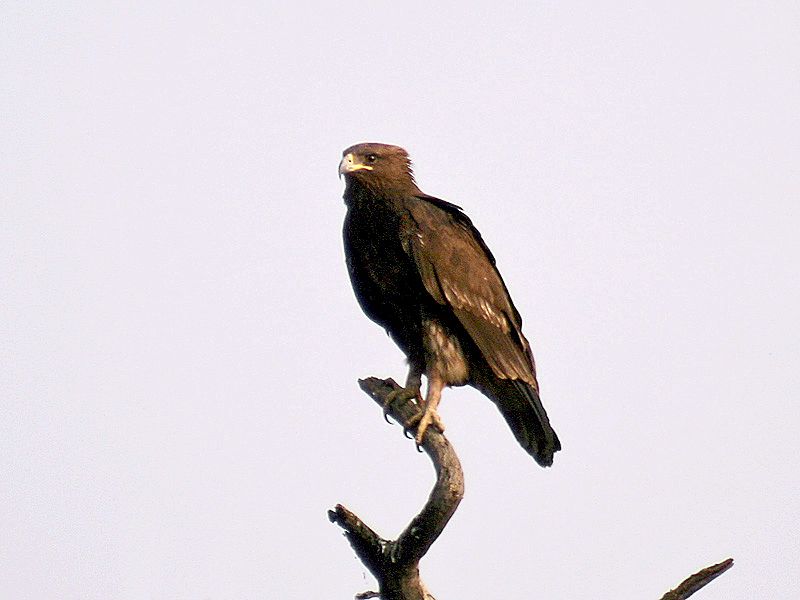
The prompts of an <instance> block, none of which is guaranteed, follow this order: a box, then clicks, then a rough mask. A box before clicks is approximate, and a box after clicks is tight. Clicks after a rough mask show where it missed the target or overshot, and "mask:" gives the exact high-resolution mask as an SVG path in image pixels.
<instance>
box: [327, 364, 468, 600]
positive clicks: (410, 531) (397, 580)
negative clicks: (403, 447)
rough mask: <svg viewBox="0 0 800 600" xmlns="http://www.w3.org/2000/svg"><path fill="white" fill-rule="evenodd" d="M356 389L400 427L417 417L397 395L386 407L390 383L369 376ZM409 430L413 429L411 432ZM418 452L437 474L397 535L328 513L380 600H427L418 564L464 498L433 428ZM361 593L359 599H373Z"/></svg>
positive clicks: (346, 514)
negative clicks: (370, 577)
mask: <svg viewBox="0 0 800 600" xmlns="http://www.w3.org/2000/svg"><path fill="white" fill-rule="evenodd" d="M359 385H360V386H361V389H362V390H364V391H365V392H366V393H367V394H369V396H370V397H371V398H372V399H373V400H375V402H377V403H378V404H379V405H380V406H381V407H384V408H385V410H386V413H387V414H388V415H389V416H391V417H392V418H393V419H394V420H395V421H397V422H398V423H400V424H401V425H403V426H404V427H405V424H406V423H409V422H412V421H413V420H414V418H415V417H416V416H417V415H418V413H419V408H418V407H417V405H416V404H415V403H414V401H413V400H411V399H406V398H403V397H402V396H398V397H397V398H396V399H395V400H394V401H392V402H391V403H388V404H387V399H388V398H389V397H390V394H391V393H392V392H393V391H395V390H398V389H400V386H399V385H398V384H397V383H395V382H394V381H393V380H391V379H386V380H382V379H377V378H375V377H370V378H368V379H364V380H361V381H359ZM411 429H412V430H413V429H414V428H411ZM421 447H422V449H423V450H424V451H425V452H426V453H427V454H428V456H429V457H430V459H431V461H432V462H433V467H434V469H435V470H436V483H435V484H434V486H433V489H432V490H431V493H430V496H429V497H428V501H427V502H426V503H425V506H424V507H423V508H422V510H421V511H420V513H419V514H418V515H417V516H415V517H414V518H413V519H412V520H411V523H409V524H408V526H407V527H406V528H405V530H404V531H403V532H402V533H401V534H400V535H399V536H398V538H397V539H396V540H386V539H384V538H382V537H380V536H379V535H378V534H377V533H375V532H374V531H373V530H372V529H371V528H369V527H368V526H367V525H366V524H365V523H364V522H363V521H362V520H361V519H360V518H359V517H358V516H357V515H355V514H354V513H352V512H350V511H349V510H348V509H346V508H345V507H344V506H342V505H341V504H338V505H337V506H336V507H335V508H334V509H333V510H331V511H328V517H329V518H330V520H331V522H333V523H336V524H337V525H339V526H340V527H341V528H342V529H344V531H345V536H346V537H347V539H348V541H349V542H350V545H351V546H352V547H353V550H354V551H355V553H356V555H357V556H358V558H359V559H360V560H361V562H363V563H364V566H366V567H367V569H369V571H370V573H372V574H373V575H374V576H375V579H377V580H378V586H379V592H377V594H378V595H379V596H380V597H381V598H383V599H384V600H429V599H430V598H431V596H430V594H429V593H428V591H427V590H426V589H425V585H424V584H423V583H422V580H421V579H420V575H419V561H420V560H421V559H422V557H423V556H425V553H426V552H427V551H428V549H429V548H430V547H431V545H432V544H433V542H434V541H436V539H437V538H438V537H439V535H440V534H441V533H442V531H443V530H444V528H445V526H446V525H447V523H448V521H449V520H450V517H452V516H453V513H455V511H456V509H457V508H458V504H459V502H461V499H462V498H463V497H464V473H463V471H462V469H461V463H460V462H459V460H458V456H456V453H455V451H454V450H453V447H452V446H451V445H450V442H448V441H447V438H445V437H444V435H443V434H442V433H441V432H439V431H437V430H436V429H435V428H433V427H430V428H428V430H427V432H426V433H425V439H424V440H423V442H422V446H421ZM374 595H375V592H365V593H364V594H360V597H362V598H367V597H374Z"/></svg>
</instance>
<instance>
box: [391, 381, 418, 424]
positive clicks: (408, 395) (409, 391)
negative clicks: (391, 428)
mask: <svg viewBox="0 0 800 600" xmlns="http://www.w3.org/2000/svg"><path fill="white" fill-rule="evenodd" d="M397 400H416V401H417V404H419V403H420V402H421V401H422V396H421V394H420V392H419V388H414V387H404V388H403V387H401V388H397V389H396V390H393V391H391V392H389V393H388V394H386V400H385V401H384V403H383V418H384V419H385V420H386V422H387V423H389V422H390V421H389V407H390V406H391V405H392V404H394V403H395V402H396V401H397ZM405 428H406V426H404V429H405Z"/></svg>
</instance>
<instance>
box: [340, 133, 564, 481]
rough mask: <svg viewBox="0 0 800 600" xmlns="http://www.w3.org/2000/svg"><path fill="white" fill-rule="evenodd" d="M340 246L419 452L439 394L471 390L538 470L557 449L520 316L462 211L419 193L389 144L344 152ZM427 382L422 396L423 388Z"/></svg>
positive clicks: (435, 420) (436, 421) (401, 154)
mask: <svg viewBox="0 0 800 600" xmlns="http://www.w3.org/2000/svg"><path fill="white" fill-rule="evenodd" d="M339 175H340V176H344V180H345V191H344V201H345V204H346V205H347V215H346V217H345V221H344V248H345V255H346V258H347V269H348V272H349V274H350V281H351V282H352V284H353V290H354V291H355V294H356V298H357V299H358V302H359V304H360V305H361V308H362V309H363V310H364V312H365V313H366V315H367V316H368V317H369V318H370V319H372V320H373V321H375V322H376V323H378V324H379V325H382V326H383V327H384V328H385V329H386V331H387V332H388V333H389V335H390V336H391V337H392V339H393V340H394V341H395V342H396V343H397V345H398V346H400V348H401V349H402V351H403V352H404V353H405V355H406V357H407V359H408V365H409V373H408V378H407V379H406V385H405V388H403V390H401V393H403V394H407V397H409V398H417V401H418V402H419V404H420V405H421V408H422V416H421V417H420V420H419V422H418V423H417V443H421V442H422V439H423V437H424V435H425V431H426V429H427V428H428V427H429V426H431V425H433V426H434V427H437V428H438V429H440V430H443V429H444V426H443V424H442V421H441V419H440V418H439V415H438V414H437V412H436V409H437V407H438V405H439V400H440V399H441V394H442V390H443V389H444V388H445V387H447V386H460V385H471V386H473V387H475V388H477V389H478V390H480V391H481V392H482V393H483V394H485V395H486V396H488V397H489V398H490V399H491V400H492V401H493V402H494V403H495V404H496V405H497V407H498V408H499V409H500V412H501V413H502V414H503V416H504V417H505V419H506V421H507V422H508V424H509V426H510V427H511V430H512V431H513V432H514V435H515V436H516V438H517V441H518V442H519V443H520V445H521V446H522V447H523V448H524V449H525V450H526V451H527V452H528V453H529V454H530V455H531V456H533V458H534V459H535V460H536V462H538V463H539V464H540V465H542V466H550V465H551V464H552V463H553V454H554V453H555V452H556V451H558V450H560V449H561V443H560V442H559V440H558V436H557V435H556V433H555V431H553V428H552V427H551V426H550V421H549V419H548V418H547V413H546V412H545V410H544V407H543V406H542V403H541V400H540V399H539V385H538V383H537V381H536V367H535V365H534V361H533V355H532V354H531V349H530V345H529V344H528V341H527V340H526V339H525V336H524V335H522V319H521V318H520V315H519V313H518V312H517V309H516V308H515V307H514V303H513V302H512V301H511V297H510V296H509V293H508V289H507V288H506V285H505V283H504V282H503V278H502V277H501V276H500V273H499V272H498V270H497V267H496V266H495V260H494V257H493V256H492V253H491V252H490V250H489V248H488V247H487V246H486V244H485V243H484V241H483V238H481V234H480V233H479V232H478V230H477V229H475V227H474V226H473V225H472V221H470V219H469V217H467V216H466V215H465V214H464V213H463V212H462V211H461V208H460V207H458V206H456V205H455V204H450V203H449V202H446V201H444V200H440V199H439V198H434V197H433V196H429V195H427V194H425V193H423V192H422V191H421V190H420V189H419V188H418V187H417V184H416V183H415V181H414V175H413V173H412V170H411V162H410V160H409V158H408V154H407V153H406V151H405V150H403V149H402V148H400V147H398V146H390V145H387V144H377V143H367V144H358V145H355V146H352V147H350V148H348V149H347V150H345V151H344V153H343V158H342V161H341V163H340V164H339ZM422 375H425V377H426V378H427V382H428V385H427V390H426V394H425V399H424V400H423V399H422V396H421V393H420V388H421V385H422Z"/></svg>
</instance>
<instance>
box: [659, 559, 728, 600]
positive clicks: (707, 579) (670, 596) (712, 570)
mask: <svg viewBox="0 0 800 600" xmlns="http://www.w3.org/2000/svg"><path fill="white" fill-rule="evenodd" d="M732 566H733V559H732V558H729V559H727V560H723V561H722V562H721V563H718V564H716V565H711V566H710V567H706V568H705V569H703V570H702V571H698V572H697V573H695V574H694V575H691V576H689V577H687V578H686V579H685V580H684V581H683V583H681V584H680V585H679V586H678V587H676V588H675V589H674V590H670V591H668V592H667V593H666V594H664V595H663V596H662V597H661V600H685V599H686V598H688V597H689V596H691V595H692V594H694V593H695V592H696V591H697V590H699V589H700V588H701V587H703V586H705V585H706V584H708V583H711V582H712V581H714V580H715V579H716V578H717V577H719V576H720V575H722V574H723V573H724V572H725V571H727V570H728V569H730V568H731V567H732Z"/></svg>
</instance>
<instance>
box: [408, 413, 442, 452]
mask: <svg viewBox="0 0 800 600" xmlns="http://www.w3.org/2000/svg"><path fill="white" fill-rule="evenodd" d="M414 420H415V421H417V420H418V421H419V422H418V424H417V436H416V437H415V438H414V441H415V442H416V443H417V446H420V445H422V440H423V439H424V438H425V432H426V431H427V430H428V427H430V426H431V425H433V426H434V427H435V428H436V429H438V430H439V432H441V433H444V422H443V421H442V419H441V417H440V416H439V413H437V412H436V409H435V408H432V407H430V406H427V407H425V412H423V413H422V416H419V415H417V416H416V417H415V418H414Z"/></svg>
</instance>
